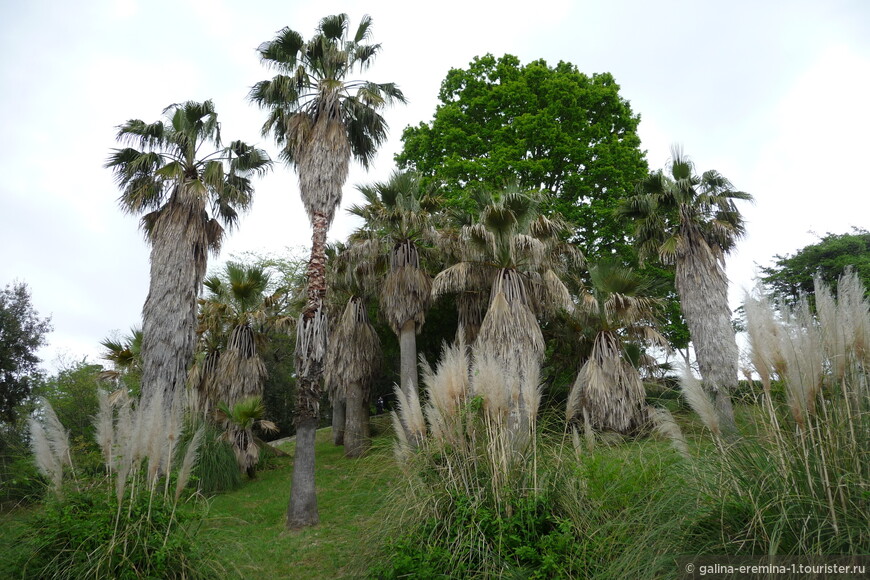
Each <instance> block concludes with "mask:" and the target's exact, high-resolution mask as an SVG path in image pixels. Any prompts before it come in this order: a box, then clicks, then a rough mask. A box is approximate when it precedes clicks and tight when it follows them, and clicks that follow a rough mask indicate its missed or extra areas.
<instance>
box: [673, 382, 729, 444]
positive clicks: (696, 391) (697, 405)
mask: <svg viewBox="0 0 870 580" xmlns="http://www.w3.org/2000/svg"><path fill="white" fill-rule="evenodd" d="M680 388H681V389H682V391H683V396H684V397H686V401H688V403H689V406H690V407H691V408H692V410H693V411H695V413H697V415H698V417H700V419H701V421H702V422H703V423H704V425H705V426H706V427H707V429H709V430H710V432H711V433H713V435H714V436H715V437H716V439H717V440H718V439H719V438H720V437H721V436H722V429H721V427H720V426H719V414H718V413H717V412H716V407H715V406H714V404H713V401H711V400H710V397H709V395H707V393H706V392H705V391H704V387H703V386H702V385H701V381H700V380H699V379H698V378H697V377H696V376H695V375H694V374H693V373H692V369H690V368H689V367H688V366H684V367H683V374H682V375H681V376H680Z"/></svg>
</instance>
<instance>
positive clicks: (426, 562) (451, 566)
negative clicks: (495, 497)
mask: <svg viewBox="0 0 870 580" xmlns="http://www.w3.org/2000/svg"><path fill="white" fill-rule="evenodd" d="M451 500H452V501H451V503H450V504H449V505H448V506H446V510H447V511H449V512H451V513H449V514H445V516H446V517H443V518H429V519H428V520H426V521H425V522H423V524H422V525H421V526H420V527H419V528H417V529H416V530H414V531H412V532H407V533H405V534H404V535H403V536H401V537H400V538H398V539H396V540H393V541H390V542H389V543H388V545H387V548H386V551H387V553H388V554H389V555H388V557H387V558H386V559H385V560H384V561H383V562H382V563H381V564H379V565H376V566H373V567H372V568H371V569H370V570H369V575H370V576H372V577H375V578H384V579H389V578H408V577H413V578H443V577H451V578H453V577H463V578H464V577H482V578H486V577H491V576H492V575H493V574H494V573H498V574H499V575H505V574H507V575H517V576H519V577H523V578H530V579H536V578H560V577H572V576H574V575H578V574H579V573H580V572H581V570H580V569H578V568H577V564H578V563H579V562H581V561H582V558H581V554H580V549H581V546H582V542H581V541H580V539H579V538H578V537H577V536H576V533H575V530H574V528H573V526H572V525H571V523H570V522H569V521H567V520H566V519H561V518H559V517H557V516H556V515H554V510H553V505H552V504H551V503H550V502H549V501H548V499H547V498H545V497H541V496H538V497H530V498H527V499H526V500H524V501H520V502H517V503H516V505H515V507H514V509H513V510H512V513H511V514H510V515H508V514H499V513H496V512H494V511H493V510H492V509H490V508H489V507H487V506H486V505H484V504H482V503H480V502H478V501H476V500H475V499H474V498H470V497H467V496H460V497H453V498H451Z"/></svg>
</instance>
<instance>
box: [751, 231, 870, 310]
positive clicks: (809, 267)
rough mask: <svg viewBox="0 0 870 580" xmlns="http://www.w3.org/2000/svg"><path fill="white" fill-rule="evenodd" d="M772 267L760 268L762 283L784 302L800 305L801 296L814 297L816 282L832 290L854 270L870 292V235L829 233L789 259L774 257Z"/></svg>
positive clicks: (866, 232) (868, 232) (864, 232)
mask: <svg viewBox="0 0 870 580" xmlns="http://www.w3.org/2000/svg"><path fill="white" fill-rule="evenodd" d="M774 259H775V262H774V264H773V265H772V266H767V267H763V268H761V272H762V276H761V281H762V282H763V283H764V284H765V286H767V287H768V288H770V289H771V290H773V292H775V293H776V294H778V295H779V296H780V297H782V298H783V299H785V300H789V301H793V302H797V300H798V299H799V297H800V296H801V294H805V295H807V296H813V294H814V292H815V287H814V283H813V279H814V277H815V276H819V277H820V278H821V280H822V281H823V282H825V283H826V284H827V285H828V286H829V287H831V288H836V287H837V281H838V280H839V278H840V276H842V275H843V274H844V273H845V272H846V270H847V269H850V268H851V269H852V270H853V271H854V272H855V273H856V274H857V275H858V277H859V278H860V279H861V281H862V282H863V283H864V287H865V288H870V231H867V230H865V229H860V228H854V229H853V230H852V232H849V233H845V234H832V233H828V234H826V235H825V236H823V237H821V238H819V241H818V242H816V243H814V244H810V245H808V246H805V247H803V248H801V249H800V250H798V251H796V252H795V253H794V254H790V255H787V256H781V255H777V256H774Z"/></svg>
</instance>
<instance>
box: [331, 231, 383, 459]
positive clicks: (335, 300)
mask: <svg viewBox="0 0 870 580" xmlns="http://www.w3.org/2000/svg"><path fill="white" fill-rule="evenodd" d="M361 250H362V251H361ZM327 256H328V257H329V265H330V268H329V274H330V279H329V284H330V289H331V290H332V294H331V296H332V300H331V301H330V304H331V307H332V305H334V306H335V308H336V309H338V308H342V309H343V314H342V315H341V316H340V317H338V319H337V320H335V321H334V324H332V329H331V331H330V335H329V348H328V349H327V353H326V370H325V377H324V379H325V381H324V382H325V384H326V388H327V392H328V394H329V399H330V401H331V402H332V432H333V442H334V443H335V444H336V445H344V448H345V455H346V456H347V457H360V456H362V455H363V454H364V453H365V452H366V450H367V449H368V447H369V444H370V440H369V402H370V397H371V384H372V381H373V380H374V378H375V376H376V375H377V374H378V372H379V371H380V368H381V342H380V339H379V338H378V335H377V332H376V331H375V329H374V326H372V324H371V322H370V320H369V315H368V308H367V304H368V298H369V297H370V296H371V294H372V293H373V289H374V288H376V287H377V282H378V281H377V273H376V265H377V261H373V260H371V257H372V256H370V255H368V253H367V252H366V251H365V248H363V247H361V246H359V245H353V244H351V245H350V246H347V245H345V244H342V243H337V244H331V245H330V246H329V247H328V248H327Z"/></svg>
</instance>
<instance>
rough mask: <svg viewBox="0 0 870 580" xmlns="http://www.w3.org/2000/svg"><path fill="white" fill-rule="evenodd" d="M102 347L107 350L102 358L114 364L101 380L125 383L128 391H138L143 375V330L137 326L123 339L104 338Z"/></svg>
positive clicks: (103, 373) (103, 374)
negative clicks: (131, 389)
mask: <svg viewBox="0 0 870 580" xmlns="http://www.w3.org/2000/svg"><path fill="white" fill-rule="evenodd" d="M100 346H102V347H103V348H104V349H106V350H105V351H104V352H103V357H102V358H103V359H105V360H107V361H109V362H110V363H112V369H111V370H107V371H103V372H102V373H101V374H100V378H102V379H107V380H113V381H119V382H123V383H124V384H125V385H126V387H127V388H128V389H130V388H134V389H137V390H138V388H139V380H140V377H141V375H142V329H141V328H140V327H138V326H137V327H134V328H131V329H130V334H127V335H125V336H123V337H120V338H104V339H103V340H101V341H100Z"/></svg>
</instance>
